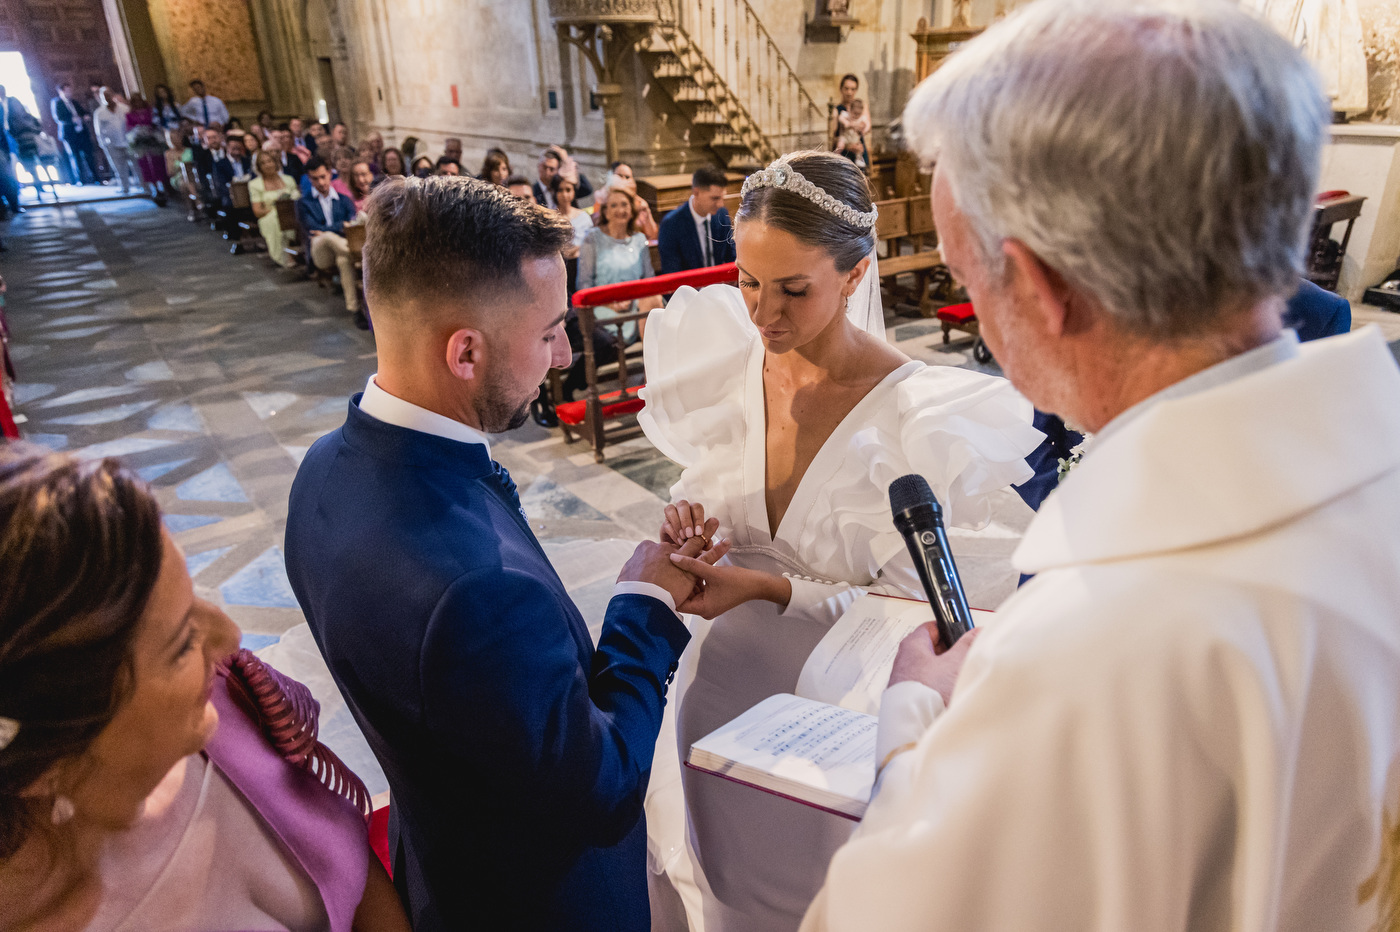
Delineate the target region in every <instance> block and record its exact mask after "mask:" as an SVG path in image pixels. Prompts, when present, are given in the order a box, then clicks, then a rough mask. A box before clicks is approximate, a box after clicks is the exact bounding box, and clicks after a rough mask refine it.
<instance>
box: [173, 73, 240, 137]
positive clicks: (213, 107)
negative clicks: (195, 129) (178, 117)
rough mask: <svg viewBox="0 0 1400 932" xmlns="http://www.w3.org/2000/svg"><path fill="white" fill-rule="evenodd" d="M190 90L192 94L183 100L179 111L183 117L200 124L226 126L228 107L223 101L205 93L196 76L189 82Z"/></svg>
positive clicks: (201, 83)
mask: <svg viewBox="0 0 1400 932" xmlns="http://www.w3.org/2000/svg"><path fill="white" fill-rule="evenodd" d="M190 91H192V92H193V95H194V96H192V97H191V98H190V99H189V100H187V101H185V104H184V106H182V107H181V108H180V112H181V113H182V114H184V116H185V119H187V120H192V121H194V122H195V123H198V124H199V125H200V126H213V125H214V124H216V123H217V124H218V125H219V126H220V127H221V128H227V126H228V107H225V106H224V102H223V101H222V100H220V99H219V98H217V97H215V96H214V95H213V94H209V93H206V92H205V90H204V82H203V81H201V80H199V79H198V78H196V79H195V80H193V81H191V82H190Z"/></svg>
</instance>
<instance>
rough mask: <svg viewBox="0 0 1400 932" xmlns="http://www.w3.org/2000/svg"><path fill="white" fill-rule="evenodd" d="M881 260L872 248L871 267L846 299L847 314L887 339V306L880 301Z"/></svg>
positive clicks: (860, 324) (862, 325)
mask: <svg viewBox="0 0 1400 932" xmlns="http://www.w3.org/2000/svg"><path fill="white" fill-rule="evenodd" d="M879 264H880V260H879V259H877V258H876V257H875V250H873V249H872V250H870V267H869V268H868V269H866V270H865V277H864V278H862V279H861V280H860V284H859V285H857V286H856V290H855V291H854V292H852V294H851V296H850V298H848V299H847V301H846V316H847V317H848V318H850V320H851V323H853V324H855V325H856V326H857V327H859V328H860V329H862V330H864V331H865V332H866V333H868V334H870V335H871V336H873V337H876V338H878V339H880V340H885V339H886V336H885V308H884V305H883V304H881V302H880V269H879Z"/></svg>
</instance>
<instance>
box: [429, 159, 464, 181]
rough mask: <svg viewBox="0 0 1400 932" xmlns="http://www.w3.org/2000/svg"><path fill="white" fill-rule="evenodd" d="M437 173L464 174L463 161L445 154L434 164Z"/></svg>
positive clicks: (434, 172)
mask: <svg viewBox="0 0 1400 932" xmlns="http://www.w3.org/2000/svg"><path fill="white" fill-rule="evenodd" d="M433 174H435V175H454V176H455V175H460V174H462V163H461V162H459V161H457V160H456V159H454V158H453V157H452V156H450V155H444V156H442V157H441V158H439V159H438V160H437V165H435V166H434V171H433Z"/></svg>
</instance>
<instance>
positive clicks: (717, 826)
mask: <svg viewBox="0 0 1400 932" xmlns="http://www.w3.org/2000/svg"><path fill="white" fill-rule="evenodd" d="M875 216H876V211H875V208H874V206H873V205H872V203H871V201H870V195H869V189H868V187H867V185H866V181H865V176H864V175H863V174H861V172H860V170H859V169H858V168H857V167H856V166H855V165H854V164H853V163H851V162H850V161H848V160H846V159H844V158H841V157H840V156H838V155H834V154H832V153H822V152H803V153H798V154H794V155H789V156H785V157H783V158H781V159H778V160H777V161H776V162H774V163H773V164H772V165H770V166H769V167H768V168H767V169H765V170H764V171H761V172H758V173H756V174H754V175H752V176H750V178H749V179H748V180H747V181H746V182H745V183H744V189H743V198H742V203H741V206H740V208H739V212H738V215H737V217H736V222H735V226H734V230H735V234H734V238H735V244H736V247H737V253H738V266H739V288H738V289H737V290H736V289H735V288H733V287H731V286H729V285H713V286H710V287H707V288H705V289H703V290H701V291H695V290H694V289H691V288H682V289H681V290H680V291H678V292H677V293H676V295H675V296H674V297H673V298H672V299H671V301H670V303H669V304H668V305H667V306H666V307H665V308H664V309H661V310H658V311H654V312H652V315H651V317H650V320H649V322H648V327H647V340H646V345H645V362H646V374H647V388H646V389H645V390H644V397H645V399H646V409H645V410H644V411H643V412H642V414H641V421H642V426H643V428H644V429H645V431H646V434H647V436H648V438H650V440H651V441H652V442H653V443H654V444H655V445H656V446H657V448H659V449H660V450H661V451H662V452H663V453H665V454H666V455H667V456H668V457H670V458H671V459H673V460H674V461H675V462H677V463H678V464H680V465H681V466H683V467H684V472H683V473H682V475H681V479H680V481H679V482H678V483H677V484H676V486H675V487H674V488H673V489H672V490H671V493H672V499H673V504H672V505H670V506H668V508H667V523H666V525H665V526H664V527H663V528H662V537H663V539H669V540H672V541H676V542H679V541H683V540H685V539H686V538H688V537H691V536H694V535H696V534H701V535H704V536H706V537H711V536H712V535H714V534H715V532H716V530H718V532H719V533H720V534H722V535H723V537H724V538H725V539H726V540H725V542H724V543H723V544H720V545H719V546H723V547H727V548H728V554H727V555H726V556H725V557H724V559H722V560H721V561H720V562H719V564H717V565H716V566H715V567H713V568H711V567H708V566H706V567H704V568H695V570H696V575H697V576H701V577H702V578H703V579H704V585H703V586H702V587H701V588H700V589H698V590H697V593H696V595H694V596H693V597H692V598H691V599H690V600H689V601H688V602H686V603H685V604H684V605H682V606H680V609H681V611H683V612H689V613H693V614H695V615H699V616H702V618H710V619H713V621H712V622H711V623H710V624H709V625H708V630H705V628H706V623H705V622H704V621H703V620H701V619H697V620H696V621H695V624H694V627H695V629H696V630H695V641H694V642H693V643H692V644H691V646H690V648H689V649H688V650H687V651H686V653H685V655H684V657H683V658H682V660H681V669H680V671H679V672H678V675H677V682H676V688H675V693H674V695H675V696H676V699H675V701H674V705H675V707H676V709H677V711H676V713H675V715H676V741H677V744H678V750H679V755H680V759H682V760H683V759H684V758H685V755H686V753H687V752H688V751H689V749H690V745H691V743H692V742H694V741H696V740H697V739H699V738H701V737H703V736H704V735H706V734H707V733H709V732H710V731H713V730H714V729H715V728H717V727H719V726H720V725H722V724H724V723H725V722H727V721H729V720H730V719H732V718H734V717H735V716H737V715H739V714H740V713H741V712H743V711H745V710H746V709H748V708H749V707H751V706H753V705H755V704H756V703H758V702H759V701H760V700H762V699H765V698H767V697H768V696H771V695H773V694H775V693H780V692H791V691H793V689H794V688H795V686H796V683H797V676H798V673H799V671H800V670H801V668H802V664H803V662H804V661H805V660H806V659H807V656H808V655H809V654H810V653H811V651H812V649H813V647H815V646H816V644H817V642H818V641H819V640H820V639H821V637H822V635H823V634H824V633H826V631H827V629H828V628H830V627H831V625H832V624H833V623H834V622H835V621H836V619H837V618H839V617H840V615H841V613H842V611H843V610H844V609H845V608H846V607H847V606H848V605H850V603H851V602H853V601H854V600H855V599H856V598H857V597H858V596H859V595H860V594H861V593H862V592H863V591H866V590H873V591H879V592H885V593H889V594H894V595H902V596H915V597H918V598H923V590H922V588H921V587H920V584H919V580H918V576H917V574H916V572H915V570H914V567H913V564H912V562H911V560H910V558H909V556H908V553H907V552H906V550H905V547H904V543H903V540H902V539H901V538H900V536H899V534H898V533H897V532H896V531H895V529H894V526H893V524H892V522H891V519H890V510H889V499H888V491H887V490H888V488H889V484H890V482H892V481H893V480H894V479H896V478H898V477H899V476H902V475H905V474H906V473H911V472H918V473H921V474H922V475H923V476H924V477H925V478H927V479H928V481H929V484H930V485H931V486H932V487H933V489H934V491H935V493H936V494H937V495H938V498H939V501H940V502H941V503H942V504H943V508H944V514H945V517H946V519H947V520H948V521H949V523H951V524H956V525H958V526H960V527H968V528H976V527H980V526H983V525H985V524H986V523H987V522H988V521H989V520H990V517H991V507H992V505H991V499H992V497H993V495H994V494H995V493H997V492H999V491H1000V490H1001V489H1004V488H1006V487H1007V486H1008V485H1011V484H1014V483H1019V482H1022V481H1024V480H1025V479H1027V478H1029V477H1030V476H1031V470H1030V469H1029V468H1028V467H1027V466H1026V465H1025V462H1024V457H1025V456H1026V455H1027V454H1029V453H1030V452H1031V451H1032V450H1033V449H1034V448H1035V447H1036V445H1037V444H1038V443H1039V442H1040V440H1041V434H1040V433H1039V432H1038V431H1036V430H1035V429H1034V428H1032V427H1031V414H1032V412H1031V405H1030V403H1029V402H1027V401H1025V400H1024V399H1023V398H1021V397H1020V396H1019V395H1018V394H1017V393H1016V392H1015V391H1014V390H1013V389H1012V388H1011V386H1010V383H1008V382H1007V381H1006V380H1004V379H1000V378H993V377H991V376H987V375H982V374H979V373H975V372H971V371H968V370H965V369H958V368H952V367H944V366H935V367H930V366H927V365H925V364H924V363H921V362H914V361H911V360H910V359H909V358H908V357H906V356H905V355H904V354H903V353H901V352H899V350H897V349H895V348H894V347H892V346H889V345H888V344H887V343H886V342H885V328H884V315H883V312H882V310H881V307H880V297H879V276H878V273H877V272H876V270H875V260H874V250H875ZM716 540H718V538H716ZM684 568H686V569H692V568H693V567H691V566H689V565H687V566H685V567H684ZM663 727H664V726H663ZM664 740H665V736H663V741H664ZM663 757H664V755H663V754H662V753H660V752H658V755H657V761H656V765H655V766H656V772H655V773H653V777H652V780H653V786H652V790H651V792H650V794H649V797H648V802H647V819H648V823H649V825H650V826H651V836H652V837H651V845H652V853H653V872H656V873H659V870H660V868H658V866H657V862H658V861H659V862H661V867H664V869H665V870H666V871H667V872H668V873H670V874H671V875H672V876H671V881H672V883H673V884H674V885H675V887H676V888H677V889H678V890H680V892H681V894H682V899H683V900H684V899H686V893H687V890H690V891H693V890H694V887H693V886H691V884H692V881H691V879H690V877H689V876H688V874H689V872H690V871H691V870H692V869H693V871H694V879H693V884H698V888H699V893H700V899H701V900H702V901H703V924H704V928H705V929H706V930H707V932H729V930H745V929H753V930H764V932H770V930H781V929H796V928H797V925H798V923H799V922H800V920H801V917H802V913H803V911H804V910H805V909H806V907H807V905H808V903H809V902H810V901H811V899H812V897H814V896H815V895H816V892H817V889H818V888H819V886H820V885H821V882H822V878H823V877H824V875H825V872H826V866H827V862H828V861H829V860H830V858H831V855H832V854H833V853H834V852H835V850H836V848H837V847H838V846H839V845H840V844H841V843H842V842H843V841H844V840H845V839H846V838H847V837H848V836H849V835H850V833H851V830H852V828H853V827H854V824H853V823H851V822H849V821H846V820H844V819H841V818H839V817H836V816H832V815H828V814H825V813H822V812H819V811H817V810H814V809H809V808H805V807H802V806H799V805H797V804H794V803H791V802H788V801H786V800H782V799H778V798H776V797H773V796H769V795H766V794H764V793H760V792H758V791H755V790H753V789H750V788H748V787H744V786H739V785H736V784H734V783H730V782H727V781H725V780H723V779H720V778H718V777H715V776H712V775H709V774H702V773H697V772H695V771H690V770H685V771H683V773H682V774H681V776H680V778H679V781H677V778H676V777H675V776H674V774H675V770H674V769H672V768H676V767H677V763H676V761H675V759H674V758H672V759H671V760H670V761H667V760H664V759H663ZM678 782H679V783H680V784H683V788H684V814H685V821H684V823H682V821H681V814H680V801H679V799H678V798H677V797H678V795H679V794H678V793H677V792H676V790H677V783H678ZM682 824H684V828H685V829H688V832H687V831H683V830H682V828H681V825H682ZM668 826H670V828H669V829H668ZM683 838H684V843H685V844H686V845H687V846H688V848H689V857H687V855H686V851H685V850H682V846H683V841H682V839H683ZM686 906H687V910H688V912H690V914H691V924H692V925H693V926H697V927H698V926H699V925H700V922H699V918H700V917H698V916H696V915H695V913H696V912H697V909H696V905H695V903H694V902H693V898H692V901H691V902H687V903H686Z"/></svg>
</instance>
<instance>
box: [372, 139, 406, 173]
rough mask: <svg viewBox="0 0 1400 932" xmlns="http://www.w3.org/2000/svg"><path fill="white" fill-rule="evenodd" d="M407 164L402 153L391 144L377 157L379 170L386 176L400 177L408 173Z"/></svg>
mask: <svg viewBox="0 0 1400 932" xmlns="http://www.w3.org/2000/svg"><path fill="white" fill-rule="evenodd" d="M407 169H408V164H407V163H406V162H405V161H404V158H403V153H402V152H400V151H399V150H398V149H395V148H394V147H393V146H390V147H389V148H387V149H385V150H384V154H383V155H382V156H380V158H379V170H380V171H381V172H382V173H383V174H384V177H386V178H402V177H404V176H405V175H407V174H408V171H407Z"/></svg>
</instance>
